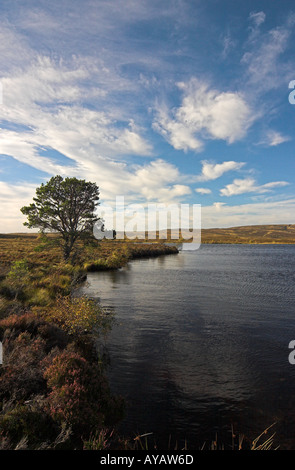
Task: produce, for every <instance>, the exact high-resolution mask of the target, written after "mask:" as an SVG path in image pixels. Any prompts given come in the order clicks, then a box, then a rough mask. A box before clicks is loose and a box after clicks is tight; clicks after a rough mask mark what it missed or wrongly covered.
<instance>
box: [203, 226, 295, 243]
mask: <svg viewBox="0 0 295 470" xmlns="http://www.w3.org/2000/svg"><path fill="white" fill-rule="evenodd" d="M201 236H202V243H294V244H295V224H293V225H249V226H241V227H230V228H212V229H202V231H201Z"/></svg>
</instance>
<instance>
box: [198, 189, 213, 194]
mask: <svg viewBox="0 0 295 470" xmlns="http://www.w3.org/2000/svg"><path fill="white" fill-rule="evenodd" d="M195 191H196V193H199V194H211V193H212V191H211V189H209V188H195Z"/></svg>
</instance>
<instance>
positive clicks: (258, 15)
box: [249, 11, 266, 26]
mask: <svg viewBox="0 0 295 470" xmlns="http://www.w3.org/2000/svg"><path fill="white" fill-rule="evenodd" d="M265 18H266V15H265V13H264V12H263V11H258V12H254V11H252V12H251V13H250V15H249V19H250V20H251V21H253V23H254V25H255V26H260V25H261V24H262V23H264V21H265Z"/></svg>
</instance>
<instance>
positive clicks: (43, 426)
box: [0, 405, 57, 449]
mask: <svg viewBox="0 0 295 470" xmlns="http://www.w3.org/2000/svg"><path fill="white" fill-rule="evenodd" d="M0 429H1V437H2V440H3V439H8V440H9V443H10V447H13V446H16V445H17V444H18V443H19V442H20V441H21V440H22V439H24V438H25V439H26V441H27V446H28V447H29V448H31V449H32V448H34V447H36V446H38V445H40V444H41V443H42V442H44V441H46V440H48V439H49V440H53V439H54V438H55V437H56V435H57V427H56V425H55V423H54V422H53V420H52V419H51V418H50V416H49V415H47V414H45V413H44V412H41V411H35V410H31V409H29V408H28V407H27V406H24V405H18V406H16V407H15V408H14V409H12V410H10V411H8V412H7V413H5V414H4V415H3V416H0Z"/></svg>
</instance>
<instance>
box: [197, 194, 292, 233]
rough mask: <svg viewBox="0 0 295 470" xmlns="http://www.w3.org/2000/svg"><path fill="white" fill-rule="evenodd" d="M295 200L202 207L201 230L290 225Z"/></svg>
mask: <svg viewBox="0 0 295 470" xmlns="http://www.w3.org/2000/svg"><path fill="white" fill-rule="evenodd" d="M294 213H295V199H289V200H284V201H272V202H260V203H251V204H241V205H235V206H230V205H221V204H219V205H218V208H217V207H216V204H213V205H211V206H202V228H215V227H237V226H243V225H264V224H274V223H276V224H292V223H293V222H294Z"/></svg>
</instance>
